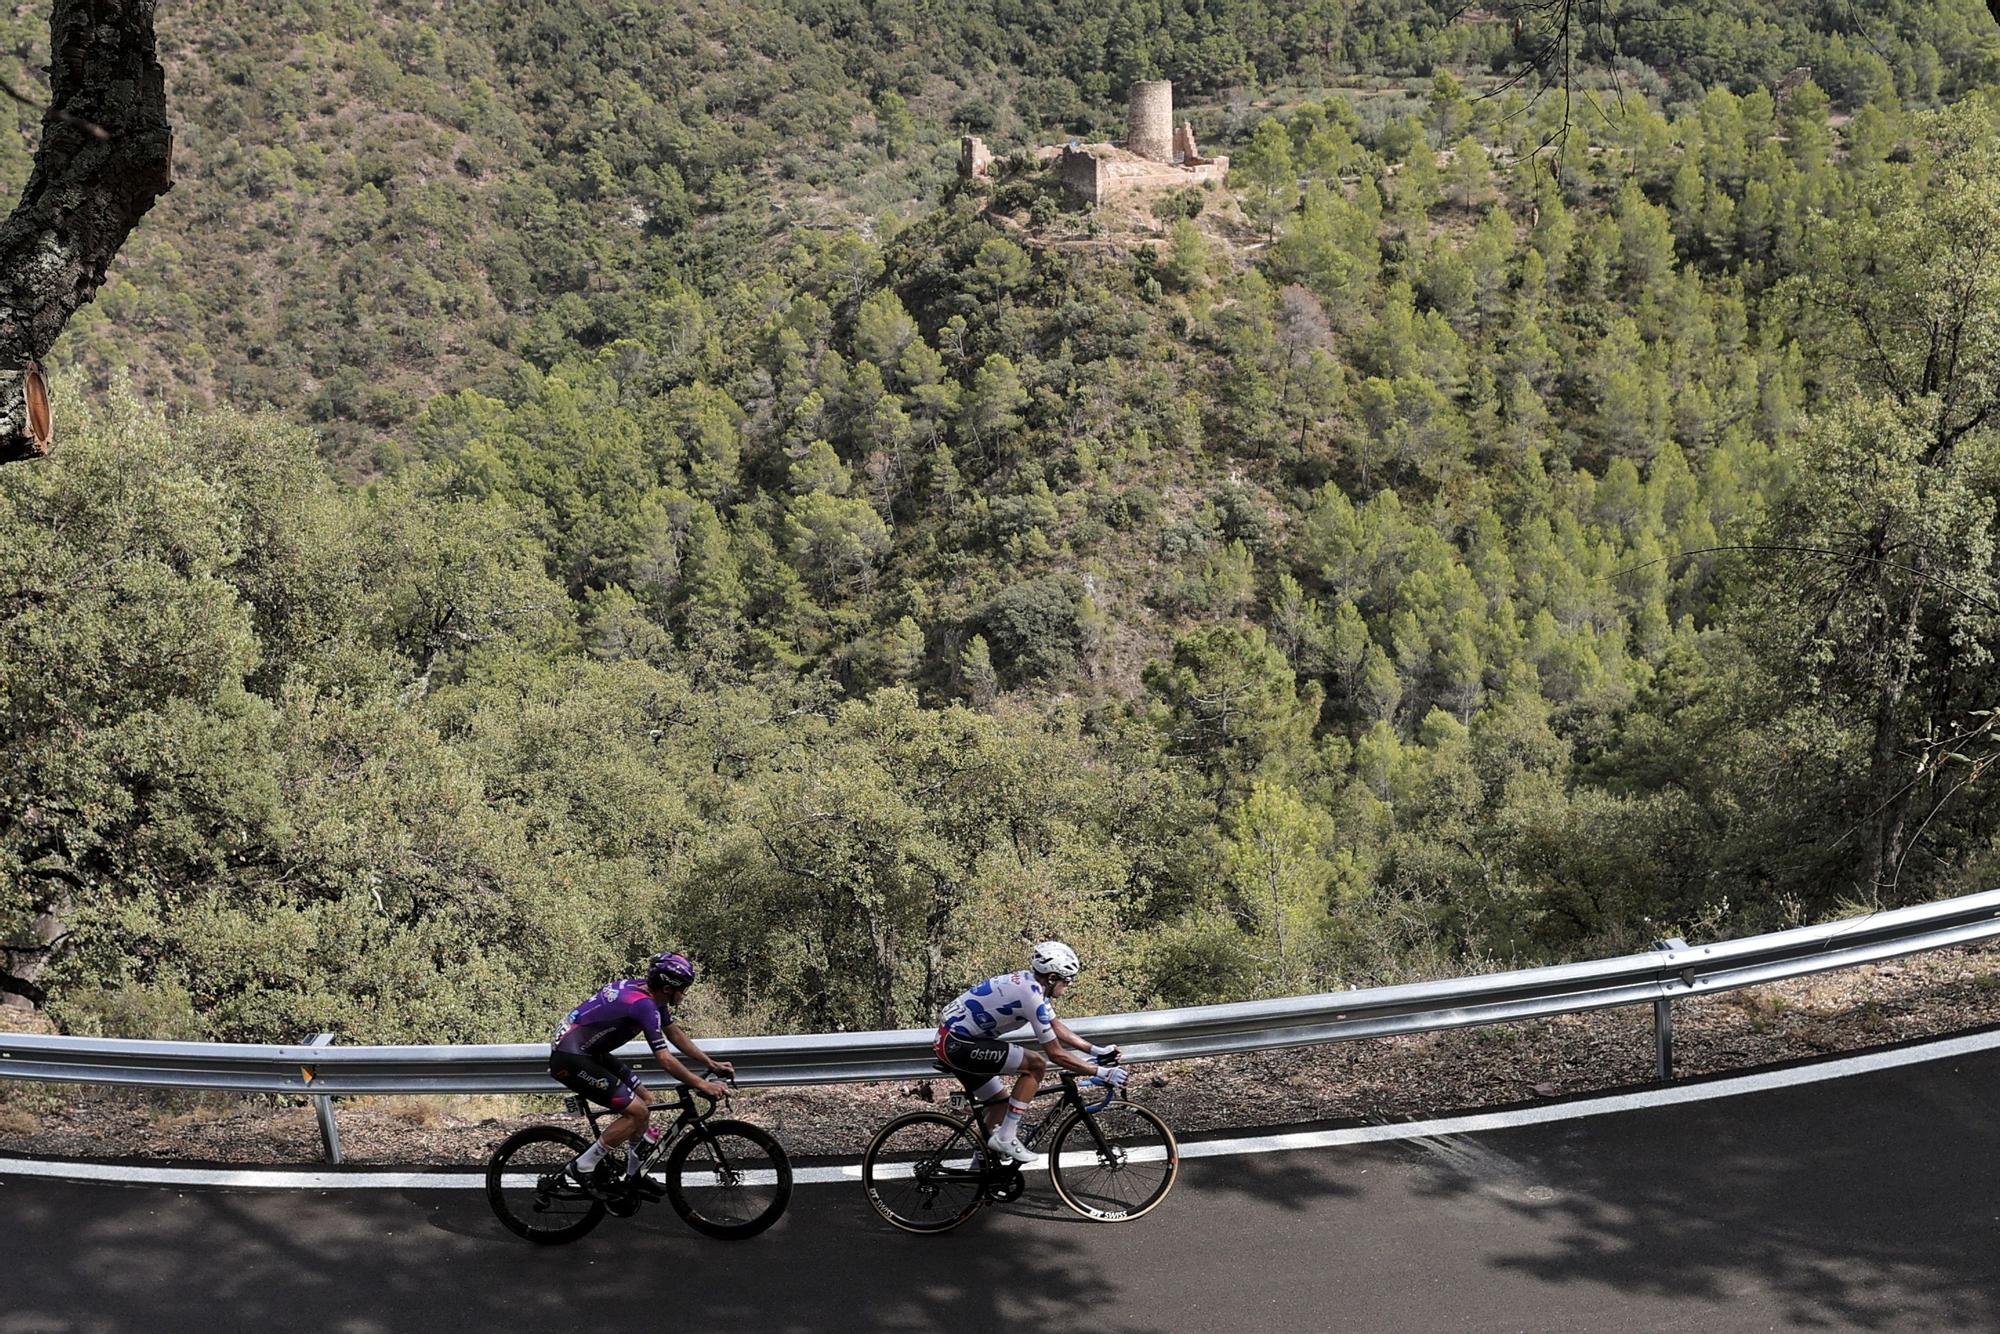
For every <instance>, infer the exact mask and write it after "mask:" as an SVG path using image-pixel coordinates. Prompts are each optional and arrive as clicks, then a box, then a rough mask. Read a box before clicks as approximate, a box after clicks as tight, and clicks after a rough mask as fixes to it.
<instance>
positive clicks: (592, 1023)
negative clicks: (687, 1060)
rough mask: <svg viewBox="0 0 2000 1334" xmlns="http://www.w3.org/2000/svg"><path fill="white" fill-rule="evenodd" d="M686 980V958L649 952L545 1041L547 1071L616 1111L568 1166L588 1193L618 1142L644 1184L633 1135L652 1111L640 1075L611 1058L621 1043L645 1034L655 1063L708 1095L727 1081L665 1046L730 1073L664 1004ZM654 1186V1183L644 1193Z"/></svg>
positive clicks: (632, 1179) (632, 1173) (718, 1092)
mask: <svg viewBox="0 0 2000 1334" xmlns="http://www.w3.org/2000/svg"><path fill="white" fill-rule="evenodd" d="M693 985H694V965H693V964H691V963H689V962H688V961H687V960H686V959H685V958H683V957H682V956H681V955H678V954H673V953H665V954H656V955H654V956H653V959H652V962H651V963H650V964H648V965H647V966H646V976H645V977H643V978H637V977H629V978H626V979H624V980H623V981H620V982H613V983H611V984H610V985H609V986H607V987H604V988H603V989H602V990H600V991H599V992H597V994H596V995H594V996H592V997H591V998H590V999H589V1000H587V1001H585V1002H584V1003H583V1004H581V1005H579V1006H577V1007H576V1008H575V1009H574V1010H571V1011H570V1012H569V1015H568V1017H567V1018H565V1019H564V1020H563V1022H562V1025H561V1026H560V1027H559V1028H557V1029H556V1033H555V1037H554V1039H553V1040H552V1041H551V1043H550V1046H549V1074H550V1075H551V1076H553V1077H554V1078H555V1079H556V1081H557V1082H558V1083H561V1084H562V1085H564V1086H565V1087H567V1088H571V1089H574V1090H576V1091H577V1092H578V1093H580V1094H582V1095H583V1096H584V1097H586V1098H588V1099H590V1100H591V1101H592V1102H594V1103H598V1104H599V1105H601V1106H604V1107H609V1108H610V1109H611V1110H612V1111H614V1112H617V1113H618V1115H617V1116H615V1117H613V1118H612V1120H611V1122H610V1124H609V1125H607V1126H606V1127H605V1128H604V1133H603V1134H602V1135H600V1136H599V1137H598V1139H597V1142H596V1143H595V1144H592V1145H591V1146H590V1147H589V1148H588V1149H585V1150H584V1151H583V1152H582V1153H581V1154H579V1155H577V1159H576V1161H575V1162H573V1163H571V1164H570V1165H569V1168H568V1171H569V1174H570V1175H571V1176H572V1177H573V1178H575V1180H576V1181H577V1183H578V1184H579V1185H582V1186H583V1187H584V1188H585V1189H586V1190H589V1191H591V1192H592V1193H593V1194H597V1193H599V1191H600V1187H599V1185H598V1184H597V1183H596V1182H594V1181H593V1180H592V1177H593V1176H594V1175H596V1174H597V1172H598V1167H599V1165H600V1164H601V1163H603V1162H604V1160H605V1157H606V1155H608V1154H610V1153H612V1152H613V1151H615V1150H618V1149H623V1150H624V1151H625V1181H626V1184H627V1185H628V1186H636V1187H638V1188H639V1189H641V1190H644V1189H646V1188H647V1187H648V1186H650V1185H651V1183H650V1182H646V1181H644V1180H643V1179H642V1178H641V1177H640V1176H639V1156H638V1154H637V1153H635V1152H634V1151H633V1148H632V1143H633V1141H634V1140H635V1139H637V1138H638V1136H639V1135H640V1134H641V1133H642V1132H643V1131H644V1130H645V1129H646V1122H647V1119H648V1118H649V1117H651V1116H652V1114H653V1105H652V1098H651V1095H650V1094H648V1093H647V1091H646V1086H645V1085H644V1084H642V1083H640V1082H639V1076H638V1075H637V1074H636V1073H634V1072H633V1070H632V1068H631V1067H630V1066H628V1065H626V1064H625V1063H624V1062H623V1061H621V1060H619V1059H618V1057H617V1055H616V1052H617V1050H618V1049H619V1048H620V1047H622V1046H624V1045H625V1044H626V1043H627V1042H630V1041H631V1040H632V1039H633V1038H635V1037H638V1036H639V1035H641V1034H644V1035H645V1038H646V1045H647V1046H649V1047H651V1048H652V1049H653V1059H654V1060H656V1061H658V1062H659V1063H660V1069H662V1070H664V1071H666V1072H667V1073H668V1074H669V1075H671V1076H673V1077H674V1078H675V1079H677V1080H679V1081H680V1082H681V1083H683V1084H686V1085H687V1086H688V1087H689V1088H692V1089H695V1090H696V1091H698V1092H701V1093H706V1094H707V1095H708V1096H709V1097H711V1098H722V1097H727V1096H728V1093H729V1090H728V1087H727V1086H726V1085H723V1084H720V1083H716V1082H714V1081H711V1080H707V1079H702V1078H701V1077H700V1076H698V1075H696V1074H695V1073H694V1072H693V1071H691V1070H689V1069H688V1068H687V1067H686V1066H685V1065H683V1064H681V1062H680V1061H679V1060H678V1059H676V1058H675V1056H674V1054H673V1053H672V1052H670V1051H668V1050H667V1047H668V1044H670V1043H671V1044H672V1045H673V1046H674V1047H676V1048H678V1049H679V1050H680V1051H681V1052H682V1053H684V1054H685V1055H687V1056H689V1057H692V1058H693V1059H695V1060H697V1061H700V1062H701V1063H702V1064H703V1065H704V1066H706V1067H707V1068H708V1069H709V1070H710V1071H711V1072H712V1073H716V1074H721V1075H727V1076H731V1077H733V1076H734V1075H735V1074H736V1067H735V1066H734V1065H731V1064H730V1063H729V1062H728V1061H718V1060H716V1059H715V1058H714V1057H712V1056H710V1055H708V1054H707V1053H706V1052H704V1051H702V1049H701V1048H700V1047H697V1046H696V1045H695V1042H694V1039H693V1038H691V1037H689V1036H688V1035H687V1034H686V1033H684V1032H682V1031H681V1026H680V1025H679V1024H677V1023H675V1022H674V1012H673V1010H672V1008H671V1007H672V1006H674V1005H676V1004H678V1003H679V1002H680V998H681V997H682V996H683V995H685V994H686V993H687V989H688V988H689V987H691V986H693ZM658 1191H659V1188H658V1187H657V1186H654V1187H652V1190H651V1191H650V1192H649V1193H657V1192H658Z"/></svg>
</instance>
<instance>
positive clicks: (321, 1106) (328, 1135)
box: [306, 1033, 341, 1163]
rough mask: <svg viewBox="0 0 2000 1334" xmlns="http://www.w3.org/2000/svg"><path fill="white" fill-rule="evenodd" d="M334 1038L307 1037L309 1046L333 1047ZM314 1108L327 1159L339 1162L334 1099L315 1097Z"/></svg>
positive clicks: (327, 1036)
mask: <svg viewBox="0 0 2000 1334" xmlns="http://www.w3.org/2000/svg"><path fill="white" fill-rule="evenodd" d="M333 1042H334V1038H333V1034H331V1033H315V1034H313V1035H312V1036H311V1037H310V1038H308V1039H306V1045H307V1046H308V1047H331V1046H332V1045H333ZM313 1110H314V1111H315V1112H317V1113H318V1114H319V1137H320V1139H321V1140H323V1141H325V1143H326V1160H327V1161H328V1162H330V1163H338V1162H340V1160H341V1157H340V1127H339V1126H337V1125H335V1124H334V1123H333V1099H332V1098H330V1097H315V1098H314V1099H313Z"/></svg>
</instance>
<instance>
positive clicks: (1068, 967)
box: [1028, 940, 1083, 978]
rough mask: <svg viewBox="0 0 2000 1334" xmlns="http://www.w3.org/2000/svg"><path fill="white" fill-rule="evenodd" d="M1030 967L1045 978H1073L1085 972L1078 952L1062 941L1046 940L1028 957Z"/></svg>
mask: <svg viewBox="0 0 2000 1334" xmlns="http://www.w3.org/2000/svg"><path fill="white" fill-rule="evenodd" d="M1028 967H1029V969H1031V970H1032V971H1034V972H1036V973H1039V974H1041V975H1042V976H1043V977H1062V978H1073V977H1075V976H1076V975H1077V974H1078V973H1080V972H1082V971H1083V965H1082V964H1081V963H1079V962H1078V961H1077V957H1076V951H1075V950H1073V949H1071V948H1070V947H1069V946H1067V945H1065V944H1063V943H1062V942H1061V941H1060V940H1045V941H1043V942H1042V943H1041V944H1039V945H1037V946H1035V952H1034V953H1033V954H1030V955H1029V956H1028Z"/></svg>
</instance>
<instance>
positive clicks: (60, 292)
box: [0, 0, 173, 463]
mask: <svg viewBox="0 0 2000 1334" xmlns="http://www.w3.org/2000/svg"><path fill="white" fill-rule="evenodd" d="M156 3H157V0H56V3H55V8H54V11H53V13H51V14H50V16H49V49H50V54H51V58H50V62H49V87H50V98H49V107H48V111H47V113H46V114H45V115H44V116H43V117H42V143H41V147H40V149H39V150H38V151H37V152H36V153H35V166H34V170H33V172H32V173H31V174H30V175H29V177H28V184H27V186H26V188H24V189H23V190H22V191H21V198H20V201H19V202H18V203H16V204H15V206H14V212H13V213H12V215H10V216H9V217H8V219H7V221H6V222H5V223H4V224H0V463H8V462H12V461H14V460H17V459H29V458H35V457H38V456H39V455H42V454H45V453H47V452H48V449H49V445H50V442H51V440H52V434H51V429H50V420H51V418H50V412H49V401H48V390H47V383H46V381H45V380H44V379H43V376H42V370H41V366H40V361H41V358H42V357H43V356H44V355H45V354H46V353H47V352H48V350H49V346H50V344H52V343H54V342H55V340H56V336H57V335H58V334H60V333H61V332H62V329H63V326H64V325H65V324H67V323H68V322H69V317H70V316H71V315H73V314H75V313H76V311H77V309H78V307H80V306H82V305H83V304H84V303H86V302H88V301H89V300H90V299H91V298H92V297H94V296H96V295H97V289H98V288H99V287H100V286H102V285H103V283H104V274H105V271H106V270H107V269H108V268H109V267H110V265H111V261H112V259H113V258H114V257H115V256H116V255H117V254H118V250H119V247H120V246H122V245H124V244H125V238H126V237H127V236H129V235H130V234H131V232H132V229H133V228H134V227H136V226H137V225H138V223H139V219H140V218H142V217H144V216H145V214H146V210H148V209H149V208H151V207H152V206H153V201H154V200H156V199H158V198H159V197H160V196H161V195H163V194H165V193H166V192H167V191H168V190H169V189H171V188H172V185H173V127H172V125H170V124H169V123H168V121H167V86H166V73H165V71H163V70H162V69H161V68H160V61H159V56H158V54H157V53H156V50H155V44H154V37H153V12H154V8H155V5H156Z"/></svg>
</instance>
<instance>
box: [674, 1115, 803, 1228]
mask: <svg viewBox="0 0 2000 1334" xmlns="http://www.w3.org/2000/svg"><path fill="white" fill-rule="evenodd" d="M665 1177H666V1187H667V1199H668V1200H669V1201H671V1202H672V1204H673V1206H674V1212H675V1213H677V1214H679V1215H680V1216H681V1218H682V1220H683V1221H684V1222H686V1223H687V1225H688V1226H689V1227H691V1228H693V1229H694V1230H695V1231H697V1232H704V1233H706V1234H708V1235H709V1236H711V1237H721V1238H724V1239H725V1240H729V1241H735V1240H737V1239H739V1238H742V1237H754V1236H756V1235H757V1234H758V1233H759V1232H762V1231H763V1230H764V1229H765V1228H767V1227H769V1226H771V1224H773V1223H775V1222H777V1221H778V1218H779V1216H780V1215H781V1214H783V1213H784V1212H785V1206H786V1205H787V1204H789V1203H790V1202H791V1198H792V1164H791V1160H790V1159H789V1158H787V1157H786V1156H785V1149H784V1146H783V1145H781V1144H779V1143H778V1141H777V1140H776V1139H774V1138H772V1136H771V1134H770V1133H769V1132H768V1131H766V1130H764V1129H763V1128H761V1127H759V1126H753V1125H751V1124H750V1123H749V1122H747V1121H709V1122H705V1123H703V1124H700V1125H697V1126H695V1127H694V1128H693V1129H692V1130H690V1131H688V1133H687V1134H686V1135H684V1136H682V1138H681V1142H680V1143H678V1144H676V1145H674V1149H673V1152H672V1153H671V1154H669V1155H668V1156H667V1169H666V1173H665Z"/></svg>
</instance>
